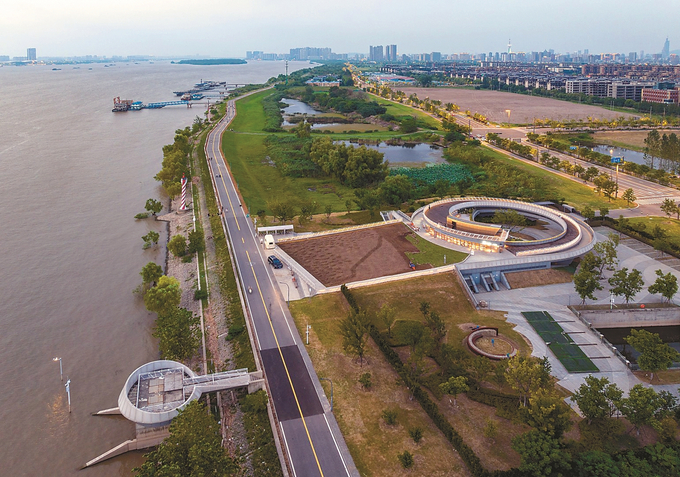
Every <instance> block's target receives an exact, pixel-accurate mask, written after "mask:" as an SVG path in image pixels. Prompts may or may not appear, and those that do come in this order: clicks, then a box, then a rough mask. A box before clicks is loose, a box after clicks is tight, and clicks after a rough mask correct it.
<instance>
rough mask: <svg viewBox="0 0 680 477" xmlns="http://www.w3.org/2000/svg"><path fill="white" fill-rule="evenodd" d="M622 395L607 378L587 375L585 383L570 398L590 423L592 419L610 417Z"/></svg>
mask: <svg viewBox="0 0 680 477" xmlns="http://www.w3.org/2000/svg"><path fill="white" fill-rule="evenodd" d="M622 395H623V391H621V389H619V387H618V386H617V385H616V384H611V383H610V382H609V379H607V378H596V377H594V376H592V375H588V376H586V378H585V383H583V384H581V386H580V387H579V388H578V390H577V391H576V392H575V393H574V394H573V395H572V396H571V400H572V401H574V402H575V403H576V405H577V406H578V408H579V409H580V411H581V414H583V416H584V417H585V418H586V419H588V423H590V422H592V421H593V420H594V419H605V418H607V417H611V416H612V414H613V412H614V411H613V410H614V409H616V407H617V406H618V405H619V402H620V400H621V396H622Z"/></svg>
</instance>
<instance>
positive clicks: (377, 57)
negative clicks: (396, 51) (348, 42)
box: [368, 45, 385, 63]
mask: <svg viewBox="0 0 680 477" xmlns="http://www.w3.org/2000/svg"><path fill="white" fill-rule="evenodd" d="M368 59H369V60H370V61H375V62H376V63H380V62H381V61H383V60H384V59H385V56H384V55H383V47H382V45H378V46H370V47H369V54H368Z"/></svg>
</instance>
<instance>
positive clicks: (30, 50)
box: [26, 40, 668, 61]
mask: <svg viewBox="0 0 680 477" xmlns="http://www.w3.org/2000/svg"><path fill="white" fill-rule="evenodd" d="M666 43H668V40H666ZM26 59H28V61H35V60H36V59H37V56H36V54H35V48H28V49H26Z"/></svg>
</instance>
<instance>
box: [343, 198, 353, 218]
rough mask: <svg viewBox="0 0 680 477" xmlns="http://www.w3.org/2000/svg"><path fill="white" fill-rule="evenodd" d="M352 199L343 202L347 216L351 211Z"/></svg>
mask: <svg viewBox="0 0 680 477" xmlns="http://www.w3.org/2000/svg"><path fill="white" fill-rule="evenodd" d="M352 202H353V201H352V199H347V200H346V201H345V209H347V215H349V213H350V212H351V211H352Z"/></svg>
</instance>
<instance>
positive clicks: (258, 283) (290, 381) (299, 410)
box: [246, 250, 323, 477]
mask: <svg viewBox="0 0 680 477" xmlns="http://www.w3.org/2000/svg"><path fill="white" fill-rule="evenodd" d="M246 255H247V256H248V262H249V263H250V270H251V271H252V272H253V277H254V278H255V284H256V285H257V291H258V292H259V293H260V299H261V300H262V306H263V307H264V312H265V313H266V314H267V320H269V326H270V327H271V329H272V334H273V335H274V341H275V342H276V349H278V350H279V356H281V362H282V363H283V369H285V370H286V376H287V377H288V383H289V384H290V389H291V390H292V391H293V397H294V398H295V404H297V408H298V412H299V413H300V417H301V418H302V425H303V426H304V427H305V432H306V433H307V439H308V440H309V445H310V446H312V453H313V454H314V460H316V466H317V467H318V468H319V473H320V474H321V477H323V470H321V464H320V463H319V458H318V456H317V455H316V449H314V443H313V442H312V436H310V435H309V429H308V428H307V422H306V421H305V416H304V415H303V414H302V408H301V407H300V401H299V400H298V397H297V393H296V392H295V386H293V380H292V379H291V377H290V372H289V371H288V366H287V365H286V360H285V359H284V357H283V351H281V346H280V345H279V339H278V338H277V337H276V331H274V323H272V317H271V315H270V314H269V309H268V308H267V304H266V303H265V302H264V296H263V295H262V289H261V288H260V282H259V280H258V279H257V276H256V275H255V269H254V268H253V262H252V261H251V260H250V254H249V253H248V251H247V250H246Z"/></svg>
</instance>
